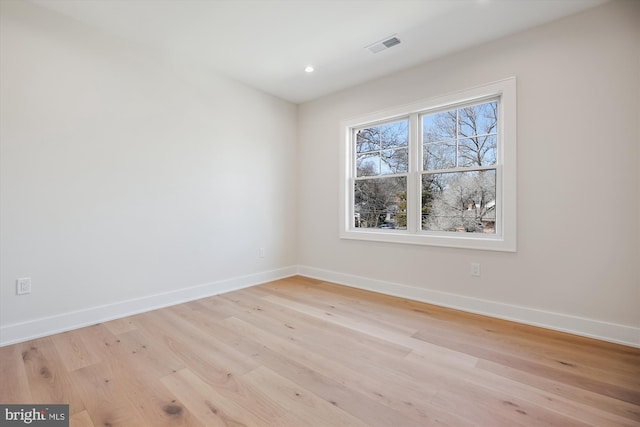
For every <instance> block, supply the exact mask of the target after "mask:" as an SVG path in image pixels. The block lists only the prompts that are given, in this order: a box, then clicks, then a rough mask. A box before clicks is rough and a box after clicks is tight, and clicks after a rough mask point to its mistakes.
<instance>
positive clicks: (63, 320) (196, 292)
mask: <svg viewBox="0 0 640 427" xmlns="http://www.w3.org/2000/svg"><path fill="white" fill-rule="evenodd" d="M296 273H297V268H296V267H295V266H291V267H284V268H279V269H277V270H271V271H265V272H261V273H256V274H250V275H247V276H240V277H233V278H230V279H225V280H220V281H217V282H212V283H205V284H202V285H197V286H192V287H189V288H184V289H178V290H175V291H171V292H165V293H161V294H155V295H149V296H144V297H141V298H134V299H130V300H125V301H120V302H117V303H112V304H105V305H100V306H95V307H89V308H86V309H83V310H77V311H72V312H67V313H61V314H58V315H55V316H50V317H43V318H39V319H34V320H29V321H27V322H21V323H13V324H9V325H2V326H0V347H2V346H5V345H10V344H15V343H19V342H23V341H28V340H31V339H35V338H40V337H44V336H48V335H52V334H57V333H59V332H65V331H70V330H72V329H78V328H82V327H84V326H89V325H94V324H96V323H101V322H107V321H109V320H114V319H119V318H122V317H126V316H131V315H134V314H139V313H144V312H146V311H151V310H156V309H158V308H162V307H168V306H171V305H175V304H180V303H183V302H187V301H193V300H197V299H200V298H205V297H209V296H212V295H218V294H222V293H225V292H230V291H235V290H237V289H242V288H248V287H250V286H254V285H258V284H261V283H266V282H270V281H272V280H278V279H282V278H285V277H289V276H293V275H295V274H296Z"/></svg>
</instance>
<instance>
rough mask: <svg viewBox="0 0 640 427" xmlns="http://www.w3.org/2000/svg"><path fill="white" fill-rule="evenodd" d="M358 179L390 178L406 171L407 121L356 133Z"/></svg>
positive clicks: (360, 130)
mask: <svg viewBox="0 0 640 427" xmlns="http://www.w3.org/2000/svg"><path fill="white" fill-rule="evenodd" d="M355 139H356V144H355V146H356V147H355V149H356V154H357V157H356V171H357V175H356V176H358V177H364V176H376V175H393V174H401V173H407V172H408V170H409V150H408V145H409V120H408V119H403V120H398V121H394V122H390V123H384V124H381V125H378V126H372V127H367V128H364V129H359V130H357V131H356V138H355Z"/></svg>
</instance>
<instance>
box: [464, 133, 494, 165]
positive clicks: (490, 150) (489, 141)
mask: <svg viewBox="0 0 640 427" xmlns="http://www.w3.org/2000/svg"><path fill="white" fill-rule="evenodd" d="M496 146H497V139H496V135H484V136H474V137H473V138H467V139H461V140H460V141H458V167H461V168H462V167H475V166H491V165H495V164H496Z"/></svg>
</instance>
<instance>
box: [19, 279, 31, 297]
mask: <svg viewBox="0 0 640 427" xmlns="http://www.w3.org/2000/svg"><path fill="white" fill-rule="evenodd" d="M30 293H31V277H22V278H20V279H17V280H16V294H17V295H25V294H30Z"/></svg>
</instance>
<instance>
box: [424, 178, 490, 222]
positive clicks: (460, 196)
mask: <svg viewBox="0 0 640 427" xmlns="http://www.w3.org/2000/svg"><path fill="white" fill-rule="evenodd" d="M422 229H423V230H427V231H452V232H463V233H490V234H495V232H496V171H495V170H482V171H470V172H452V173H433V174H424V175H423V176H422Z"/></svg>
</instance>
